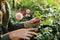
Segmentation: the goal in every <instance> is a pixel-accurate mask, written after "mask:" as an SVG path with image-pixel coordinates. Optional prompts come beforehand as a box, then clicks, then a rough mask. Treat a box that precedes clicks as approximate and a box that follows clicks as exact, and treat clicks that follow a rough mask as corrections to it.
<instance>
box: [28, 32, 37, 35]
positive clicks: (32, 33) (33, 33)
mask: <svg viewBox="0 0 60 40" xmlns="http://www.w3.org/2000/svg"><path fill="white" fill-rule="evenodd" d="M28 34H31V35H37V33H35V32H29V33H28Z"/></svg>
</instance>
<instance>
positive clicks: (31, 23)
mask: <svg viewBox="0 0 60 40" xmlns="http://www.w3.org/2000/svg"><path fill="white" fill-rule="evenodd" d="M39 23H40V19H39V18H37V17H36V18H33V19H31V20H29V21H26V22H24V27H25V28H30V27H31V26H29V24H30V25H33V24H34V25H38V24H39ZM27 25H28V26H27Z"/></svg>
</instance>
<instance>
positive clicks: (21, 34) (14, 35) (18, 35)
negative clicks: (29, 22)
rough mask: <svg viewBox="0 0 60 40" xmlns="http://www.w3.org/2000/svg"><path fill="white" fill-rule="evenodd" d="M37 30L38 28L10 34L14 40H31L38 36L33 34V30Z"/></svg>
mask: <svg viewBox="0 0 60 40" xmlns="http://www.w3.org/2000/svg"><path fill="white" fill-rule="evenodd" d="M36 29H37V28H29V29H19V30H15V31H12V32H9V33H8V34H9V36H10V38H11V39H12V40H19V39H20V38H22V39H27V40H30V38H31V37H32V36H33V35H36V33H35V32H33V30H36Z"/></svg>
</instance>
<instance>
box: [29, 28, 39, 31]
mask: <svg viewBox="0 0 60 40" xmlns="http://www.w3.org/2000/svg"><path fill="white" fill-rule="evenodd" d="M28 30H29V31H33V30H38V28H29V29H28Z"/></svg>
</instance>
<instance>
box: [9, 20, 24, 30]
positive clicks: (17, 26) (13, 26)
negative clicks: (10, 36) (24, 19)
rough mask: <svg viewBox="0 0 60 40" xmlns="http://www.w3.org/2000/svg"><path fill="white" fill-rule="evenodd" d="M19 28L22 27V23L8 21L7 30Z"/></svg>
mask: <svg viewBox="0 0 60 40" xmlns="http://www.w3.org/2000/svg"><path fill="white" fill-rule="evenodd" d="M21 28H24V23H12V22H11V21H9V24H8V31H13V30H17V29H21Z"/></svg>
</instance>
